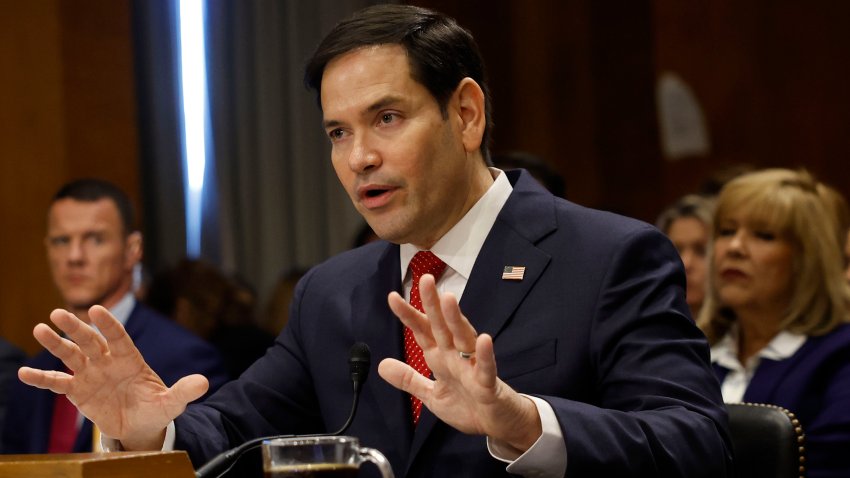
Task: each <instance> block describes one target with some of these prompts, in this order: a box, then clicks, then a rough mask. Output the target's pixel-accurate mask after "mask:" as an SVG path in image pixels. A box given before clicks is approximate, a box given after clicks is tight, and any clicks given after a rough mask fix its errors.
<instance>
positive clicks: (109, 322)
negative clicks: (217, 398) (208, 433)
mask: <svg viewBox="0 0 850 478" xmlns="http://www.w3.org/2000/svg"><path fill="white" fill-rule="evenodd" d="M89 317H90V318H91V320H92V324H93V325H94V326H96V327H97V329H99V330H100V333H98V331H97V330H96V329H94V328H93V327H92V326H90V325H88V324H86V323H85V322H83V321H82V320H80V319H78V318H77V317H76V316H75V315H74V314H71V313H70V312H68V311H66V310H63V309H56V310H54V311H53V312H51V313H50V320H51V322H53V323H54V324H56V326H57V327H58V328H59V329H60V330H62V331H63V332H64V333H65V334H66V336H67V338H63V337H61V336H59V334H57V333H56V332H55V331H54V330H53V329H52V328H50V327H49V326H48V325H46V324H38V325H36V326H35V328H34V329H33V336H34V337H35V339H36V340H38V342H39V343H40V344H41V345H43V346H44V348H46V349H47V350H48V351H50V353H52V354H53V355H55V356H56V357H58V358H59V359H60V360H62V362H63V363H64V364H65V366H66V367H67V368H68V369H69V370H70V371H71V373H64V372H57V371H53V370H38V369H34V368H29V367H21V369H20V370H19V371H18V377H19V378H20V379H21V381H22V382H24V383H26V384H28V385H32V386H34V387H38V388H45V389H50V390H51V391H53V392H55V393H61V394H65V395H66V396H67V397H68V399H69V400H70V401H71V403H73V404H74V405H76V406H77V408H78V409H79V410H80V412H81V413H82V414H83V415H85V416H86V417H87V418H88V419H89V420H91V421H92V422H94V423H95V424H96V425H97V426H98V428H100V431H101V433H103V434H104V435H106V436H108V437H111V438H115V439H117V440H119V441H120V442H121V445H122V446H123V447H124V449H126V450H159V449H161V448H162V444H163V440H164V437H165V428H166V427H167V426H168V424H169V423H170V422H171V421H172V420H174V418H176V417H177V416H178V415H180V414H181V413H183V410H185V409H186V405H187V404H188V403H189V402H191V401H193V400H197V399H198V398H200V397H201V396H203V395H204V393H206V392H207V390H208V389H209V382H208V381H207V379H206V378H205V377H204V376H202V375H189V376H187V377H183V378H181V379H180V380H179V381H177V383H175V384H174V385H173V386H172V387H171V388H169V387H167V386H166V385H165V383H163V381H162V379H160V378H159V375H157V374H156V372H154V371H153V369H151V368H150V366H148V364H147V363H146V362H145V360H144V358H142V355H141V353H139V350H138V349H137V348H136V346H135V344H133V341H132V340H131V339H130V336H129V335H127V332H126V331H125V330H124V327H123V326H122V325H121V323H120V322H118V320H116V319H115V317H113V316H112V314H110V313H109V311H108V310H107V309H105V308H103V307H101V306H99V305H95V306H93V307H92V308H91V309H89Z"/></svg>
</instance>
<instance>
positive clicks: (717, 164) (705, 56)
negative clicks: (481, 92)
mask: <svg viewBox="0 0 850 478" xmlns="http://www.w3.org/2000/svg"><path fill="white" fill-rule="evenodd" d="M410 3H414V4H417V5H421V6H424V7H429V8H434V9H436V10H439V11H443V12H445V13H447V14H449V15H451V16H453V17H455V18H456V19H457V20H458V21H459V23H460V24H462V25H464V26H466V27H468V28H469V29H470V30H471V31H472V33H473V34H474V35H475V37H476V40H477V41H478V43H479V45H480V47H481V50H482V55H483V56H484V58H485V61H486V63H487V67H488V70H489V72H490V82H491V86H492V91H493V93H494V94H493V96H494V103H495V108H494V113H495V120H496V130H495V134H494V150H495V151H497V152H498V151H505V150H512V149H519V150H526V151H530V152H533V153H536V154H538V155H540V156H543V157H544V158H546V159H547V160H549V161H550V162H552V163H553V164H554V165H555V167H556V168H557V169H558V170H559V171H560V172H561V173H562V174H563V175H564V177H565V180H566V183H567V197H568V198H569V199H572V200H573V201H575V202H578V203H581V204H585V205H589V206H593V207H602V208H607V209H614V210H616V211H618V212H621V213H624V214H627V215H630V216H634V217H638V218H641V219H644V220H647V221H650V222H651V221H654V219H655V215H656V214H657V213H658V212H659V210H660V209H661V207H663V206H664V205H665V204H667V203H669V202H671V201H673V200H674V199H675V198H676V197H678V196H679V195H681V194H685V193H688V192H692V191H695V190H696V189H697V188H698V187H699V186H700V185H701V183H702V182H703V181H704V180H705V179H707V177H708V176H710V175H712V174H713V173H715V172H716V171H718V170H720V169H722V168H725V167H728V166H730V165H733V164H738V163H748V164H751V165H753V166H756V167H768V166H780V167H806V168H808V169H810V170H812V171H813V172H814V173H815V174H817V175H818V176H819V177H821V178H823V179H825V180H827V181H828V182H829V183H831V184H833V185H834V186H836V187H837V188H838V189H839V190H841V191H842V192H844V193H845V194H847V193H850V174H846V173H845V171H846V169H847V166H846V163H847V161H848V160H850V141H847V140H846V138H845V136H844V135H843V134H842V133H843V132H844V131H845V130H846V129H847V125H850V93H848V91H850V88H848V86H847V84H848V81H847V78H848V73H850V72H848V69H850V62H847V61H846V60H845V59H846V58H850V35H847V34H846V23H847V19H850V3H848V2H827V1H815V2H789V1H780V2H773V1H768V0H758V1H753V2H736V1H732V0H717V1H712V2H681V1H678V0H655V1H653V2H650V1H635V2H620V3H617V4H616V5H614V4H612V3H610V2H594V1H593V0H568V1H562V0H527V1H511V0H486V1H485V0H465V1H463V2H456V1H452V0H415V1H412V2H410ZM665 71H672V72H675V73H677V74H678V75H679V76H680V77H681V78H683V79H684V80H685V81H686V82H687V84H688V85H689V86H690V87H691V88H692V89H693V91H694V93H695V95H696V97H697V99H698V100H699V103H700V104H701V106H702V108H703V110H704V112H705V114H706V118H707V122H708V126H709V134H710V137H711V147H712V149H711V151H712V152H711V154H710V155H708V156H705V157H692V158H687V159H682V160H679V161H675V162H671V161H667V160H664V159H662V157H661V152H660V148H659V144H658V141H659V140H658V127H657V120H656V112H655V105H654V103H655V92H654V88H655V79H656V77H657V75H659V74H661V73H662V72H665Z"/></svg>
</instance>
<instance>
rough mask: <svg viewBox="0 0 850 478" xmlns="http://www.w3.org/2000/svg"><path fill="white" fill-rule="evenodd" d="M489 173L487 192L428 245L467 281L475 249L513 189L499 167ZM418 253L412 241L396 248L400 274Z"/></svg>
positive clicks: (477, 249)
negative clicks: (491, 177)
mask: <svg viewBox="0 0 850 478" xmlns="http://www.w3.org/2000/svg"><path fill="white" fill-rule="evenodd" d="M490 174H492V175H493V177H494V179H495V180H494V181H493V184H492V185H491V186H490V188H489V189H487V192H485V193H484V195H483V196H481V199H479V200H478V202H476V203H475V205H473V206H472V208H470V209H469V211H468V212H467V213H466V214H465V215H464V216H463V218H461V220H460V221H458V223H457V224H455V225H454V226H453V227H452V228H451V229H449V231H448V232H447V233H446V234H445V235H443V237H441V238H440V239H439V240H438V241H437V243H436V244H434V246H433V247H432V248H431V252H433V253H434V255H436V256H437V257H439V258H440V259H441V260H442V261H443V262H445V263H446V265H448V266H449V267H450V268H451V269H452V270H454V271H455V272H457V273H458V274H460V275H461V276H463V278H464V279H466V280H469V275H470V274H471V273H472V266H474V265H475V259H476V258H477V257H478V252H479V251H481V247H483V246H484V241H485V240H486V239H487V235H488V234H490V229H492V228H493V224H495V222H496V217H497V216H498V215H499V211H501V210H502V206H504V205H505V202H507V200H508V197H509V196H510V195H511V192H512V191H513V186H511V183H510V181H508V177H507V175H506V174H504V173H502V171H501V170H499V169H496V168H490ZM417 252H419V250H418V249H417V248H416V246H414V245H413V244H402V245H401V246H400V247H399V254H400V258H401V261H400V262H401V276H402V277H404V276H405V275H406V273H407V267H408V265H410V261H411V260H412V259H413V256H414V255H415V254H416V253H417Z"/></svg>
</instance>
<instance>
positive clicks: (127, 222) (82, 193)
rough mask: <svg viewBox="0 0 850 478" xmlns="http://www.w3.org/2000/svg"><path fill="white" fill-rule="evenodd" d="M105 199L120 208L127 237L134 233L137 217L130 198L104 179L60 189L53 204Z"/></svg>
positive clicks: (82, 181) (83, 181) (81, 182)
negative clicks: (64, 201) (62, 201)
mask: <svg viewBox="0 0 850 478" xmlns="http://www.w3.org/2000/svg"><path fill="white" fill-rule="evenodd" d="M104 198H106V199H111V200H112V202H114V203H115V207H117V208H118V214H119V215H120V216H121V224H122V225H123V226H124V234H125V235H127V234H130V233H131V232H132V231H134V230H135V226H134V224H135V215H134V213H133V204H132V203H131V202H130V198H129V197H127V194H125V193H124V191H122V190H121V188H119V187H118V186H116V185H114V184H112V183H110V182H109V181H104V180H103V179H95V178H85V179H77V180H76V181H71V182H70V183H67V184H65V185H64V186H62V187H61V188H59V191H57V192H56V194H54V195H53V201H51V204H53V203H55V202H56V201H59V200H60V199H73V200H75V201H83V202H94V201H99V200H101V199H104Z"/></svg>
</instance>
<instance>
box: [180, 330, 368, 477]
mask: <svg viewBox="0 0 850 478" xmlns="http://www.w3.org/2000/svg"><path fill="white" fill-rule="evenodd" d="M370 365H371V353H370V352H369V346H368V345H366V344H364V343H363V342H357V343H355V344H354V345H353V346H352V347H351V350H350V351H349V353H348V366H349V370H350V373H351V382H352V384H353V387H354V400H352V403H351V412H350V413H349V414H348V420H346V421H345V424H343V425H342V428H340V429H339V430H337V431H335V432H333V433H315V434H311V435H275V436H268V437H261V438H254V439H252V440H248V441H246V442H245V443H243V444H241V445H239V446H237V447H235V448H231V449H230V450H227V451H225V452H224V453H221V454H219V455H218V456H216V457H215V458H213V459H212V460H210V461H208V462H207V463H206V464H205V465H204V466H202V467H200V468H198V470H197V471H195V478H218V477H220V476H221V475H223V474H225V473H226V472H227V470H229V469H230V468H231V467H232V466H233V465H234V464H235V463H236V460H238V459H239V457H240V456H242V455H243V454H244V453H245V452H247V451H249V450H253V449H254V448H257V447H258V446H260V445H261V444H262V443H263V442H264V441H266V440H274V439H275V438H295V437H320V436H335V435H342V434H343V433H345V431H346V430H348V427H349V426H351V423H352V422H353V421H354V414H355V412H356V411H357V403H358V402H359V401H360V386H361V385H362V384H363V383H364V382H365V381H366V378H367V377H368V376H369V366H370Z"/></svg>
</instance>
